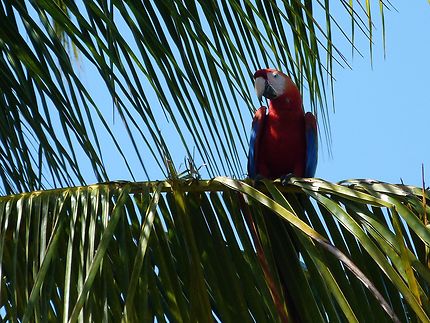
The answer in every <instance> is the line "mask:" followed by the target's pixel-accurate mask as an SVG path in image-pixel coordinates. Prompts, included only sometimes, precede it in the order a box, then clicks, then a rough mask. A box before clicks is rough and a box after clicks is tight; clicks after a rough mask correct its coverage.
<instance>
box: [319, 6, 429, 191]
mask: <svg viewBox="0 0 430 323" xmlns="http://www.w3.org/2000/svg"><path fill="white" fill-rule="evenodd" d="M394 5H395V6H396V8H397V10H398V12H395V11H390V12H386V16H385V18H386V58H385V59H384V55H383V47H382V38H381V32H382V30H381V28H380V26H378V25H376V27H377V30H375V31H374V32H375V35H374V37H375V39H374V42H375V46H374V55H373V58H374V60H373V68H372V67H371V65H370V60H369V51H368V46H367V45H366V43H365V40H363V39H361V41H360V40H359V41H358V44H359V46H360V48H361V49H362V52H363V54H364V55H365V57H364V58H361V57H360V56H359V55H355V56H354V58H353V59H352V61H351V64H352V68H353V70H349V69H341V68H336V71H335V76H336V79H337V81H336V82H335V102H336V105H335V107H336V112H335V114H332V115H331V126H332V136H333V158H330V157H328V156H327V153H326V152H323V153H322V154H320V156H319V157H320V162H319V165H318V169H317V176H318V177H322V178H325V179H327V180H330V181H339V180H342V179H347V178H374V179H379V180H382V181H386V182H391V183H399V182H400V178H402V179H403V181H404V182H405V183H407V184H411V185H419V186H420V185H421V163H424V166H425V168H426V176H425V178H426V179H427V180H426V184H427V185H429V184H430V144H429V138H430V82H429V75H430V61H429V53H430V5H429V4H428V2H427V1H424V0H420V1H413V3H412V2H410V1H398V2H397V1H396V3H394ZM374 18H375V20H377V22H379V20H378V17H374ZM348 54H349V52H348ZM349 57H350V55H349Z"/></svg>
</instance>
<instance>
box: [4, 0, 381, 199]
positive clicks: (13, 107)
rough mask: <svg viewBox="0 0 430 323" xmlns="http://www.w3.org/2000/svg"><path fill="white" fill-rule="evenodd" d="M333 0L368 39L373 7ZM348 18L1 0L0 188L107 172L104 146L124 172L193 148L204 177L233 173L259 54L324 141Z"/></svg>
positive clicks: (276, 7) (257, 8)
mask: <svg viewBox="0 0 430 323" xmlns="http://www.w3.org/2000/svg"><path fill="white" fill-rule="evenodd" d="M370 2H371V1H366V4H367V3H370ZM358 3H359V4H360V3H361V2H358ZM379 3H380V4H381V7H380V8H381V9H380V11H377V14H379V12H380V13H381V14H382V15H383V14H384V10H382V9H383V8H385V7H384V2H382V1H379ZM342 4H343V5H344V7H341V8H343V9H344V10H345V11H346V12H347V13H348V14H350V15H351V17H352V26H359V28H360V29H361V30H362V31H363V33H364V34H365V35H367V37H368V38H369V43H370V44H372V41H373V38H372V37H373V33H372V30H373V29H372V19H371V17H372V16H371V12H373V9H372V8H371V7H370V6H366V7H365V8H364V7H363V10H360V9H359V8H355V7H353V6H352V2H350V3H347V2H346V1H343V2H342ZM321 12H322V13H323V15H321ZM365 21H368V23H367V24H366V23H365ZM343 28H345V27H343V26H341V25H340V23H339V22H337V20H336V17H335V16H334V15H333V14H332V13H331V7H330V6H329V2H328V1H324V2H323V1H255V2H254V1H236V0H228V1H227V0H213V1H198V2H195V1H188V0H187V1H170V0H169V1H155V2H151V1H149V2H148V1H146V2H127V1H108V2H106V1H75V0H61V1H42V0H35V1H25V0H19V1H13V2H5V3H2V5H1V6H0V53H1V54H0V68H1V69H2V77H1V79H0V82H1V84H0V86H1V88H2V92H1V95H0V102H1V103H0V104H1V113H2V115H1V118H0V120H1V121H0V122H1V127H0V139H1V140H0V167H1V172H0V174H1V180H2V183H3V185H2V186H3V190H4V193H5V194H10V193H13V192H15V193H17V192H22V191H32V190H38V189H43V188H49V187H60V186H73V185H76V184H80V185H83V184H85V183H86V182H93V181H98V182H102V181H106V180H108V179H109V174H110V173H111V172H112V168H111V167H109V165H110V162H109V160H108V161H107V162H106V161H105V160H103V156H106V152H107V151H108V152H109V154H114V156H115V157H113V160H115V162H116V163H122V165H123V166H122V167H123V168H124V174H125V175H124V176H127V177H128V178H130V179H136V178H137V179H149V177H151V178H166V177H167V175H168V172H167V170H166V169H165V168H164V166H163V165H164V160H165V159H166V158H167V159H170V160H172V161H173V162H174V163H175V165H177V164H178V163H179V161H181V160H182V158H183V157H184V156H185V157H189V158H191V157H192V153H191V152H192V151H193V150H194V148H195V150H196V153H197V156H196V159H197V161H198V163H201V164H203V163H205V164H207V170H205V172H207V175H209V176H210V177H213V176H215V175H231V176H235V177H242V176H243V174H244V171H243V160H244V156H245V155H246V152H247V147H248V144H247V141H248V128H249V125H248V120H249V114H250V113H251V112H252V111H253V109H254V107H256V106H258V103H257V102H256V98H254V96H253V95H252V94H251V93H250V91H251V88H252V84H251V83H252V82H251V76H252V73H253V71H255V70H256V69H257V68H259V67H266V66H273V67H277V68H280V69H283V70H284V71H286V72H287V73H289V74H290V75H291V76H292V77H293V79H294V80H295V81H296V83H297V84H298V85H299V86H300V88H301V89H302V91H303V94H304V97H305V98H308V100H307V103H306V106H307V108H308V109H312V110H314V112H318V115H319V121H320V127H321V129H323V131H324V132H325V133H326V137H327V138H328V141H329V140H330V139H329V138H330V130H329V114H328V108H327V104H326V102H327V101H326V100H327V96H326V86H327V85H326V84H325V82H324V79H325V76H328V77H329V79H331V80H333V64H337V63H338V64H342V65H347V64H348V63H347V60H346V58H345V57H344V56H343V55H342V53H341V51H340V50H339V49H338V48H337V47H336V44H335V39H332V37H333V36H332V31H333V29H339V30H341V31H342V32H343V36H344V37H346V38H350V37H352V36H350V35H349V34H348V33H347V32H345V31H344V30H343ZM352 35H354V32H353V33H352ZM65 39H70V41H71V44H72V45H73V48H74V49H76V50H78V51H79V53H80V59H81V61H80V62H81V64H80V65H79V66H76V65H77V64H73V62H72V61H71V59H70V57H69V51H68V48H67V46H65V45H64V40H65ZM350 42H351V43H352V46H355V45H354V40H353V39H352V40H350ZM80 66H82V67H83V68H84V70H83V71H82V70H80ZM82 74H89V75H90V80H86V77H82ZM332 89H333V88H332ZM117 119H119V122H120V124H118V122H115V123H114V120H117ZM130 144H131V145H130ZM124 146H131V147H133V149H132V150H130V151H129V150H127V151H124V149H123V147H124ZM172 147H181V148H180V149H179V150H177V149H175V150H174V151H175V153H174V155H173V156H172ZM130 160H133V162H131V161H130ZM88 168H89V169H92V174H91V173H88V172H87V171H86V169H88ZM149 169H151V170H152V171H151V172H149V171H148V170H149ZM126 173H128V175H126Z"/></svg>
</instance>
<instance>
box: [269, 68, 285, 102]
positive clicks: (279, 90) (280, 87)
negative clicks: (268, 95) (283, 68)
mask: <svg viewBox="0 0 430 323" xmlns="http://www.w3.org/2000/svg"><path fill="white" fill-rule="evenodd" d="M267 81H268V82H269V84H270V86H271V87H272V89H273V90H274V92H275V93H274V94H275V97H278V96H280V95H282V94H283V93H284V91H285V87H286V82H287V80H286V79H285V77H283V75H282V74H278V73H277V72H272V73H269V74H267Z"/></svg>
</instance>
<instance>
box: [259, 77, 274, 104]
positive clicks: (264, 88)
mask: <svg viewBox="0 0 430 323" xmlns="http://www.w3.org/2000/svg"><path fill="white" fill-rule="evenodd" d="M254 86H255V92H257V96H258V99H259V100H261V98H262V97H263V96H264V97H266V98H268V99H269V100H270V99H274V98H276V95H277V94H276V91H275V89H274V88H273V87H272V86H271V85H270V84H269V81H267V79H266V78H264V77H262V76H259V77H257V78H255V81H254Z"/></svg>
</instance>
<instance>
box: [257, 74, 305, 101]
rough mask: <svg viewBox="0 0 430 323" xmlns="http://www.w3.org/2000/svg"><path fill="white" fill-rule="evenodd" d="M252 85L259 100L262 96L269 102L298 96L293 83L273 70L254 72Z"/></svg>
mask: <svg viewBox="0 0 430 323" xmlns="http://www.w3.org/2000/svg"><path fill="white" fill-rule="evenodd" d="M254 85H255V91H256V92H257V96H258V99H259V100H261V97H263V96H264V97H266V98H267V99H269V100H275V99H278V98H281V97H286V98H287V99H288V98H290V97H297V95H299V96H300V93H299V90H298V88H297V86H296V85H295V84H294V83H293V81H291V79H290V78H289V77H288V76H287V75H285V74H284V73H282V72H281V71H278V70H276V69H273V68H265V69H261V70H258V71H257V72H255V73H254Z"/></svg>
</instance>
